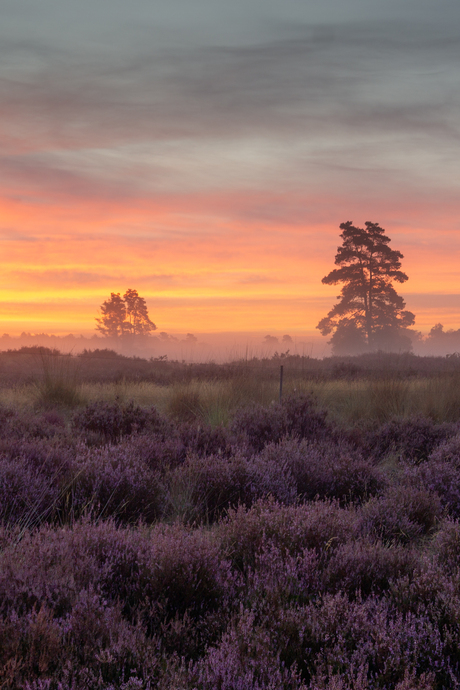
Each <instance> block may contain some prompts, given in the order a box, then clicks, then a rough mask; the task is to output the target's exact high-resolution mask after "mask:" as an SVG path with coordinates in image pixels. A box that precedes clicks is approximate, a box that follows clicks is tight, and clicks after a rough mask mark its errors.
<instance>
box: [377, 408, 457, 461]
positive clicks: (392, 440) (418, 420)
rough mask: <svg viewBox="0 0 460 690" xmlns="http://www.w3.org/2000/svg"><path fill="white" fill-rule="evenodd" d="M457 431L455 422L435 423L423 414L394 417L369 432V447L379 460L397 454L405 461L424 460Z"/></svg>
mask: <svg viewBox="0 0 460 690" xmlns="http://www.w3.org/2000/svg"><path fill="white" fill-rule="evenodd" d="M453 430H454V427H453V425H452V424H435V423H434V422H433V421H432V420H430V419H426V418H425V417H420V416H419V417H411V418H409V419H393V420H391V421H390V422H387V423H386V424H383V425H382V426H381V427H379V428H378V429H377V430H376V431H373V432H370V433H369V434H368V437H367V439H366V441H365V450H366V452H368V453H371V454H372V455H373V456H374V457H376V458H377V459H378V458H381V457H383V456H384V455H387V454H388V453H397V454H398V455H399V456H400V457H401V458H402V459H404V460H413V461H417V462H420V461H422V460H426V459H427V458H428V456H429V454H430V453H431V452H432V451H433V449H434V448H436V446H438V445H439V444H440V443H442V441H444V440H445V439H446V438H448V437H449V435H452V433H453Z"/></svg>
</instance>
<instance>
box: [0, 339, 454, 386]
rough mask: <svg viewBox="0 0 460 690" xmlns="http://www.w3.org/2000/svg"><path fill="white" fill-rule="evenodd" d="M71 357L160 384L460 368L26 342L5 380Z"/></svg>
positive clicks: (4, 360)
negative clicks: (215, 357) (63, 347)
mask: <svg viewBox="0 0 460 690" xmlns="http://www.w3.org/2000/svg"><path fill="white" fill-rule="evenodd" d="M53 360H54V361H59V362H62V363H64V364H65V362H66V360H67V361H68V363H69V364H71V365H72V370H75V371H76V372H77V374H78V378H79V380H80V381H81V382H93V383H117V382H131V381H134V382H136V381H146V382H151V383H155V384H157V385H169V384H172V383H177V382H183V383H187V382H190V381H193V380H195V379H200V380H209V381H218V380H224V381H225V380H230V379H235V378H241V379H244V378H247V377H248V376H251V377H255V378H256V379H257V380H260V381H267V380H277V379H278V378H279V374H280V365H283V369H284V376H285V380H289V377H293V378H294V377H300V378H304V379H305V380H312V381H313V380H328V379H331V380H335V379H342V378H343V379H360V378H389V377H391V378H401V379H406V378H413V377H426V376H439V375H446V374H454V373H459V374H460V355H457V354H454V355H447V356H444V357H441V356H438V357H434V356H420V355H415V354H413V353H403V354H394V353H384V352H377V353H368V354H362V355H355V356H348V357H338V356H334V357H324V358H323V359H315V358H313V357H308V356H302V355H290V354H286V353H282V354H278V353H274V354H273V355H272V356H271V357H263V358H256V357H253V358H249V359H238V360H235V361H233V362H226V363H222V364H219V363H216V362H189V363H187V362H185V361H179V360H171V359H168V358H167V357H164V356H160V357H150V358H148V359H147V358H142V357H137V356H126V355H122V354H120V353H118V352H115V351H114V350H111V349H109V348H102V349H101V348H96V349H94V350H89V349H86V350H83V351H82V352H80V353H78V354H72V353H61V352H60V351H59V350H57V349H56V348H47V347H44V346H25V347H22V348H19V349H9V350H7V351H4V352H0V386H1V385H3V386H10V385H18V384H24V383H32V382H34V381H36V380H37V379H40V377H41V376H42V374H43V371H44V369H45V370H48V369H49V365H50V362H52V361H53Z"/></svg>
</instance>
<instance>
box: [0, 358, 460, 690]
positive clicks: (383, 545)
mask: <svg viewBox="0 0 460 690" xmlns="http://www.w3.org/2000/svg"><path fill="white" fill-rule="evenodd" d="M281 365H282V366H283V369H284V378H283V390H282V397H281V400H280V380H279V376H280V366H281ZM459 383H460V360H459V358H457V357H450V358H420V357H415V356H411V355H404V356H397V355H368V356H361V357H356V358H347V359H338V358H330V359H328V360H312V359H309V358H303V357H284V358H282V357H278V358H276V357H275V358H272V359H270V360H249V361H238V362H233V363H229V364H224V365H216V364H213V363H212V362H210V363H208V364H195V365H189V364H186V363H183V362H167V361H146V360H139V359H135V358H126V357H121V356H119V355H118V356H117V355H115V353H111V352H110V351H99V352H97V353H86V354H84V355H83V356H79V357H71V356H60V355H59V354H58V353H56V352H51V351H45V350H42V351H27V350H24V351H22V352H18V351H13V352H9V353H0V424H1V428H2V435H1V439H0V513H1V527H0V543H1V550H0V592H1V596H0V607H1V618H0V627H1V630H0V687H1V688H24V689H29V690H45V689H46V690H80V689H82V690H83V689H88V690H89V689H93V688H94V689H96V690H97V689H100V690H102V689H104V690H109V689H110V690H118V689H119V690H134V689H146V690H147V689H149V688H152V689H153V688H160V689H163V690H166V689H169V688H171V689H177V690H193V689H195V688H196V689H197V690H201V689H203V690H215V689H216V690H265V689H267V690H268V689H270V690H278V689H279V690H282V689H284V690H294V689H304V690H307V689H309V690H374V689H376V690H377V689H384V688H386V689H393V688H394V689H397V690H417V689H418V690H438V689H439V690H440V689H441V688H457V687H459V685H460V629H459V626H460V574H459V572H460V571H459V567H458V566H459V562H460V523H459V518H460V385H459Z"/></svg>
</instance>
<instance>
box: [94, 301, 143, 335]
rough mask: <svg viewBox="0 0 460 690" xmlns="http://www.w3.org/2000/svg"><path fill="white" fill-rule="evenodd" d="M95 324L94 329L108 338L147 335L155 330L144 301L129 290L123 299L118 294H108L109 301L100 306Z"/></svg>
mask: <svg viewBox="0 0 460 690" xmlns="http://www.w3.org/2000/svg"><path fill="white" fill-rule="evenodd" d="M96 323H97V326H96V329H97V330H98V331H100V332H101V333H102V334H103V335H104V336H106V337H109V338H118V337H121V336H127V335H147V334H148V333H150V332H151V331H154V330H156V326H155V324H154V323H153V322H152V321H151V320H150V318H149V315H148V310H147V304H146V302H145V299H144V298H143V297H140V296H139V294H138V292H137V290H131V289H128V290H127V291H126V292H125V294H124V295H123V297H121V296H120V293H119V292H116V293H115V292H112V293H110V299H108V300H106V301H105V302H103V303H102V305H101V316H100V318H96Z"/></svg>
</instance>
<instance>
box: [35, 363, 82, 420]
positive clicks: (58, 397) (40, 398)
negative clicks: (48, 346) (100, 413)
mask: <svg viewBox="0 0 460 690" xmlns="http://www.w3.org/2000/svg"><path fill="white" fill-rule="evenodd" d="M39 358H40V365H41V367H40V368H41V372H40V375H39V377H38V379H37V380H36V381H35V395H36V404H37V406H38V407H44V408H48V409H50V408H54V407H75V406H77V405H80V404H81V403H82V402H83V400H82V394H81V382H80V376H79V364H78V360H76V359H75V358H74V357H73V356H72V355H71V354H65V355H63V354H61V353H52V354H41V355H40V357H39Z"/></svg>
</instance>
